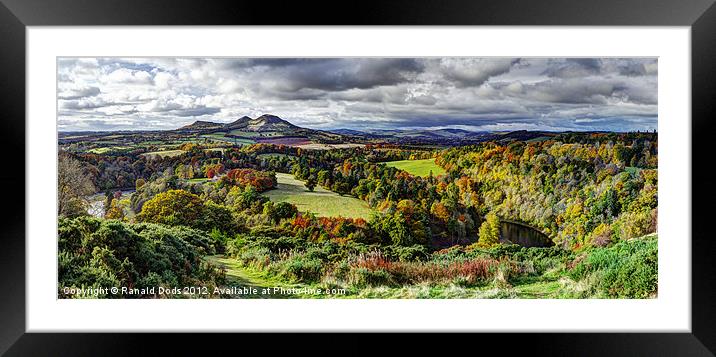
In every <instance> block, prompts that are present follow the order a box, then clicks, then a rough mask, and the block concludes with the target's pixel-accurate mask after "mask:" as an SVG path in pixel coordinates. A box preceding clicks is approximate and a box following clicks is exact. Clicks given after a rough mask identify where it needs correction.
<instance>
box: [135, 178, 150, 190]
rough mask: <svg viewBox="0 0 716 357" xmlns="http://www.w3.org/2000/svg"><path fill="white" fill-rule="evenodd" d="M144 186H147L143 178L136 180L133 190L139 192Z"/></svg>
mask: <svg viewBox="0 0 716 357" xmlns="http://www.w3.org/2000/svg"><path fill="white" fill-rule="evenodd" d="M146 184H147V181H146V180H144V179H143V178H138V179H137V180H136V181H134V188H135V190H137V191H139V189H140V188H142V186H144V185H146Z"/></svg>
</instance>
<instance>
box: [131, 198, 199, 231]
mask: <svg viewBox="0 0 716 357" xmlns="http://www.w3.org/2000/svg"><path fill="white" fill-rule="evenodd" d="M203 213H204V204H203V202H202V201H201V198H199V196H197V195H195V194H193V193H189V192H186V191H184V190H169V191H167V192H162V193H160V194H158V195H156V196H154V197H153V198H152V199H151V200H149V201H147V202H146V203H144V206H142V211H141V212H140V213H139V214H138V215H137V219H138V220H139V221H141V222H151V223H162V224H168V225H183V226H196V225H197V224H198V223H199V222H197V220H199V219H200V218H201V217H202V214H203Z"/></svg>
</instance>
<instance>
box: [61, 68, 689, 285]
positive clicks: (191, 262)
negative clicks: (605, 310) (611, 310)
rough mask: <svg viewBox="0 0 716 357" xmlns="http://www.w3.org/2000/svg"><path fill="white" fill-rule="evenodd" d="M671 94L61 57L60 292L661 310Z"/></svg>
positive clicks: (624, 71)
mask: <svg viewBox="0 0 716 357" xmlns="http://www.w3.org/2000/svg"><path fill="white" fill-rule="evenodd" d="M657 83H658V60H657V58H642V57H639V58H632V57H630V58H615V57H605V58H581V57H580V58H561V57H560V58H549V57H526V58H512V57H510V58H506V57H504V58H503V57H415V58H412V57H385V58H382V57H327V58H317V57H307V58H289V57H272V58H245V57H235V58H229V57H221V58H211V57H146V58H140V57H126V58H124V57H59V58H57V103H56V104H57V118H56V126H57V157H56V160H57V162H56V164H57V185H58V186H57V198H56V204H57V234H58V235H57V241H56V242H57V269H58V272H57V273H58V278H57V279H58V281H57V284H58V285H57V297H58V298H59V299H247V298H248V299H255V298H268V299H286V298H293V299H296V298H297V299H655V298H657V296H658V259H657V258H658V236H657V227H658V224H657V223H658V128H657V123H658V101H657V97H658V85H657ZM665 120H678V118H666V119H665ZM52 159H53V158H48V160H52ZM52 200H53V198H48V204H51V202H52Z"/></svg>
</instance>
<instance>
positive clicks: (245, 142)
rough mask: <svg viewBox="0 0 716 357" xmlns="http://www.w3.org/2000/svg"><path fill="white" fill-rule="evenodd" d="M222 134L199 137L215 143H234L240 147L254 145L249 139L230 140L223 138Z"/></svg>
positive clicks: (229, 138)
mask: <svg viewBox="0 0 716 357" xmlns="http://www.w3.org/2000/svg"><path fill="white" fill-rule="evenodd" d="M224 134H225V133H212V134H204V135H201V136H200V137H201V138H206V139H211V140H216V141H221V142H226V143H232V144H234V143H236V144H240V145H248V144H254V143H256V142H255V141H253V140H251V139H245V138H231V137H227V136H225V135H224Z"/></svg>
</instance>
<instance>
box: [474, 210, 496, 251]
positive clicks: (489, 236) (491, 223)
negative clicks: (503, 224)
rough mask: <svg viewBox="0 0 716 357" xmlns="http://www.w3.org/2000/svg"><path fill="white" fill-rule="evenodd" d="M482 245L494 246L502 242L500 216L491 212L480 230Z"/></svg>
mask: <svg viewBox="0 0 716 357" xmlns="http://www.w3.org/2000/svg"><path fill="white" fill-rule="evenodd" d="M478 234H479V237H480V239H479V241H478V242H479V243H480V245H485V246H492V245H495V244H497V243H499V242H500V218H498V217H497V215H496V214H494V213H492V212H490V213H488V214H487V216H485V221H484V222H482V225H480V229H479V231H478Z"/></svg>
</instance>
